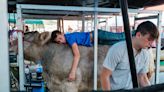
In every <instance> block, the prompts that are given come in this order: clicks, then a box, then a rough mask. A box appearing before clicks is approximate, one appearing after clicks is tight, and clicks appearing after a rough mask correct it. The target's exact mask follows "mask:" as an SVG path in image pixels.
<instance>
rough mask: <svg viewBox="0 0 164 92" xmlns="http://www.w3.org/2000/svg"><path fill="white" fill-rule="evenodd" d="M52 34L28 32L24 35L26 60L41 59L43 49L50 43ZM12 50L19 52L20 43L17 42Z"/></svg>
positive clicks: (11, 47)
mask: <svg viewBox="0 0 164 92" xmlns="http://www.w3.org/2000/svg"><path fill="white" fill-rule="evenodd" d="M50 37H51V34H50V33H49V32H42V33H39V32H37V31H35V32H28V33H25V34H24V35H23V47H24V54H25V58H26V59H30V60H36V59H40V58H41V51H42V50H43V49H42V47H43V46H44V45H45V44H46V43H47V42H48V41H49V39H50ZM13 43H14V44H12V46H10V50H12V51H15V52H18V51H17V50H18V48H19V46H18V41H17V40H15V41H14V42H13Z"/></svg>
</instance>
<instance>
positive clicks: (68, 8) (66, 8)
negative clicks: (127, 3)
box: [20, 4, 159, 14]
mask: <svg viewBox="0 0 164 92" xmlns="http://www.w3.org/2000/svg"><path fill="white" fill-rule="evenodd" d="M20 5H21V8H22V9H36V10H38V9H40V10H58V11H60V10H64V11H88V12H94V10H95V9H94V7H78V6H54V5H34V4H20ZM97 12H111V13H120V12H121V10H120V9H119V8H97ZM128 12H131V13H151V14H153V13H155V14H157V13H158V12H159V11H150V10H139V9H128Z"/></svg>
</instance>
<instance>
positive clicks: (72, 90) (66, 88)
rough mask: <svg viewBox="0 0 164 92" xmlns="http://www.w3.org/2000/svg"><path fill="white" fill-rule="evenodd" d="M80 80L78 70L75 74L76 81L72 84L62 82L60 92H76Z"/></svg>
mask: <svg viewBox="0 0 164 92" xmlns="http://www.w3.org/2000/svg"><path fill="white" fill-rule="evenodd" d="M81 80H82V76H81V70H80V69H79V68H78V69H77V72H76V80H75V81H72V82H69V81H68V80H64V81H63V83H61V85H60V88H61V89H62V92H78V90H79V84H80V83H81Z"/></svg>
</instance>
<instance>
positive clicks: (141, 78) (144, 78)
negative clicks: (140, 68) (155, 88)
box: [138, 73, 150, 87]
mask: <svg viewBox="0 0 164 92" xmlns="http://www.w3.org/2000/svg"><path fill="white" fill-rule="evenodd" d="M138 80H139V84H140V86H141V87H145V86H149V85H150V81H149V80H148V77H147V74H146V73H141V74H138Z"/></svg>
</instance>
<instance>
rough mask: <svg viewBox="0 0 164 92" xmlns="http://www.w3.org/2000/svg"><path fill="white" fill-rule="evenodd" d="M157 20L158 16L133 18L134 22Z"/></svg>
mask: <svg viewBox="0 0 164 92" xmlns="http://www.w3.org/2000/svg"><path fill="white" fill-rule="evenodd" d="M155 18H158V16H146V17H138V18H137V17H135V20H144V19H155Z"/></svg>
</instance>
